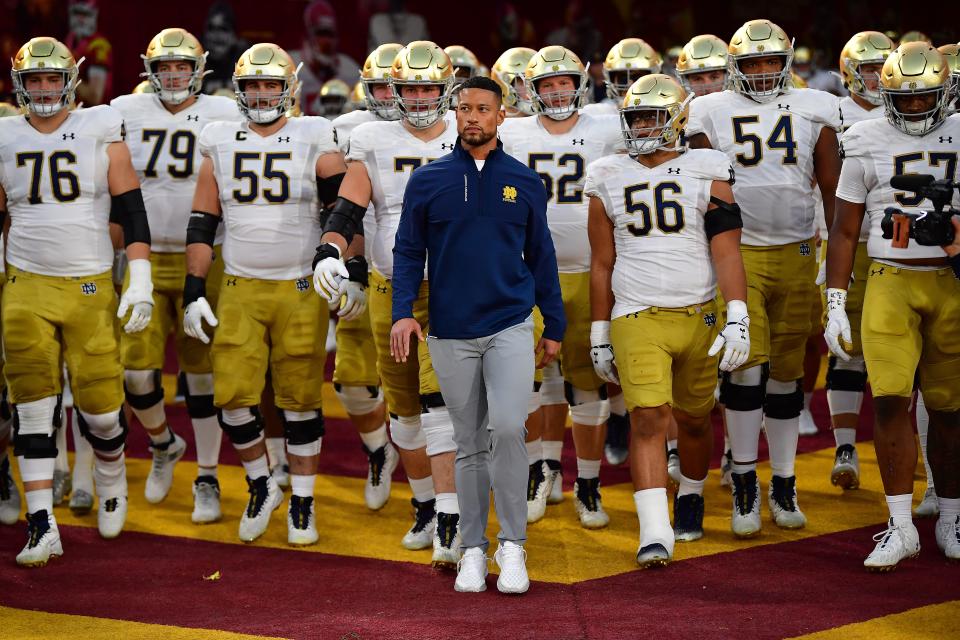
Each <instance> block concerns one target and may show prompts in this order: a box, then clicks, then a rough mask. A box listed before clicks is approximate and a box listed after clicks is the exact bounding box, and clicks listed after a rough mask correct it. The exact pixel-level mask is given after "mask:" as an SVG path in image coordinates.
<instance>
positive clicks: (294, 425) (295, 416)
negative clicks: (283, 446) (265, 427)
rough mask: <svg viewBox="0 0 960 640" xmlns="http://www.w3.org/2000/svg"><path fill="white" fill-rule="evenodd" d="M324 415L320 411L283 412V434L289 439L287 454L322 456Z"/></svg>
mask: <svg viewBox="0 0 960 640" xmlns="http://www.w3.org/2000/svg"><path fill="white" fill-rule="evenodd" d="M323 433H324V426H323V414H322V413H320V412H319V411H288V410H286V409H284V411H283V434H284V436H286V438H287V452H288V453H290V454H293V455H295V456H303V457H310V456H315V455H319V454H320V441H321V438H323Z"/></svg>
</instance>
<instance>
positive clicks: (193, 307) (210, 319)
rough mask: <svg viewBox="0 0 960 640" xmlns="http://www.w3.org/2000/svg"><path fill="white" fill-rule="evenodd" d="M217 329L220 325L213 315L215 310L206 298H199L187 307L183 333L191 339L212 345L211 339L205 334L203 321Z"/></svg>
mask: <svg viewBox="0 0 960 640" xmlns="http://www.w3.org/2000/svg"><path fill="white" fill-rule="evenodd" d="M204 320H206V321H207V324H208V325H210V326H211V327H215V326H217V325H218V324H220V321H219V320H217V316H215V315H213V309H211V308H210V303H209V302H207V299H206V298H197V299H196V300H194V301H193V302H191V303H190V304H188V305H187V308H186V309H185V310H184V312H183V332H184V333H185V334H187V335H188V336H190V337H191V338H196V339H197V340H199V341H200V342H202V343H203V344H210V337H209V336H208V335H207V334H206V333H204V332H203V321H204Z"/></svg>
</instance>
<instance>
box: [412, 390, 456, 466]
mask: <svg viewBox="0 0 960 640" xmlns="http://www.w3.org/2000/svg"><path fill="white" fill-rule="evenodd" d="M438 395H439V394H438ZM420 424H421V425H422V428H423V436H424V438H425V439H426V441H427V455H428V456H436V455H439V454H441V453H449V452H451V451H456V450H457V445H456V443H455V442H454V441H453V422H452V421H451V420H450V412H449V411H447V409H446V407H435V408H433V409H431V410H429V411H426V412H424V413H421V414H420Z"/></svg>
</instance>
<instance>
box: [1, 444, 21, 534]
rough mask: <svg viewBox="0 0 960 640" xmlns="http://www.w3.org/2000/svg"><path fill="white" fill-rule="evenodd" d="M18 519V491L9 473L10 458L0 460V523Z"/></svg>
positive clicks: (11, 522)
mask: <svg viewBox="0 0 960 640" xmlns="http://www.w3.org/2000/svg"><path fill="white" fill-rule="evenodd" d="M19 519H20V491H19V490H18V489H17V483H16V482H14V481H13V476H12V475H10V458H8V457H5V458H4V459H3V462H0V524H15V523H16V522H17V520H19Z"/></svg>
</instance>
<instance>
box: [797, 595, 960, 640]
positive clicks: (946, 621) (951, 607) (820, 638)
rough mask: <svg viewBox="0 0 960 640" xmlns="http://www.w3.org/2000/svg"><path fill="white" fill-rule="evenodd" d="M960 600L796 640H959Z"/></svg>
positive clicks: (910, 610) (808, 635)
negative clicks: (959, 612) (905, 639)
mask: <svg viewBox="0 0 960 640" xmlns="http://www.w3.org/2000/svg"><path fill="white" fill-rule="evenodd" d="M958 610H960V600H954V601H952V602H942V603H940V604H932V605H929V606H926V607H918V608H916V609H909V610H908V611H904V612H902V613H894V614H891V615H888V616H882V617H880V618H873V619H871V620H867V621H865V622H856V623H853V624H847V625H844V626H842V627H834V628H833V629H827V630H826V631H819V632H817V633H810V634H807V635H803V636H797V637H796V638H795V639H794V640H800V639H801V638H802V639H803V640H894V639H899V638H913V639H918V640H919V639H925V638H931V639H933V638H956V637H957V611H958Z"/></svg>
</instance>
